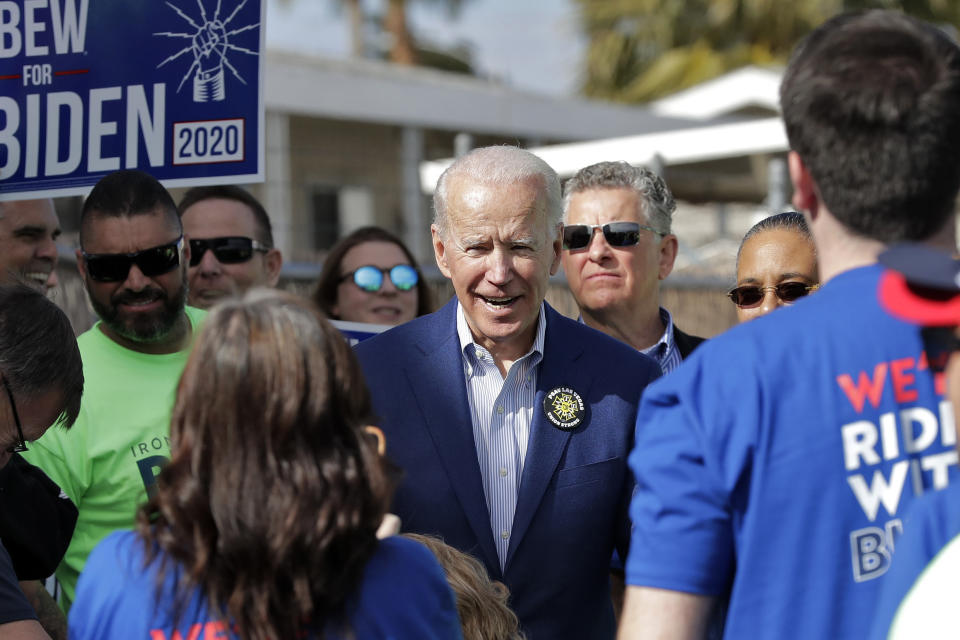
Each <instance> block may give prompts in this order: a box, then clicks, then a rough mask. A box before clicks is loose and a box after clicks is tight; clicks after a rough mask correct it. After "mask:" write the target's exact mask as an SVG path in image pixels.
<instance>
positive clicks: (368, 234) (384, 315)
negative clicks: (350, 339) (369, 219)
mask: <svg viewBox="0 0 960 640" xmlns="http://www.w3.org/2000/svg"><path fill="white" fill-rule="evenodd" d="M313 298H314V300H316V302H317V304H318V305H320V308H321V309H323V311H324V312H325V313H326V314H327V315H328V316H329V317H330V318H333V319H335V320H348V321H351V322H365V323H369V324H386V325H398V324H403V323H404V322H409V321H410V320H413V319H414V318H416V317H418V316H422V315H425V314H428V313H430V312H431V311H432V309H431V307H430V290H429V288H428V287H427V283H426V282H425V281H424V279H423V277H422V276H421V274H420V269H419V267H418V266H417V263H416V260H414V259H413V255H411V253H410V251H409V250H408V249H407V248H406V247H405V246H404V244H403V243H402V242H401V241H400V239H399V238H397V237H396V236H394V235H393V234H391V233H389V232H387V231H384V230H383V229H381V228H379V227H363V228H360V229H357V230H356V231H354V232H353V233H351V234H350V235H348V236H347V237H345V238H343V239H342V240H340V242H338V243H337V244H336V245H334V247H333V248H332V249H331V250H330V253H329V254H328V255H327V259H326V260H325V261H324V263H323V272H322V273H321V274H320V280H319V281H318V282H317V288H316V289H315V290H314V293H313Z"/></svg>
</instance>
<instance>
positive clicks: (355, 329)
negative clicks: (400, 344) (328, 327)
mask: <svg viewBox="0 0 960 640" xmlns="http://www.w3.org/2000/svg"><path fill="white" fill-rule="evenodd" d="M330 324H332V325H333V326H335V327H336V328H337V329H340V333H342V334H343V337H344V338H346V339H347V342H348V343H350V346H351V347H352V346H354V345H356V344H358V343H360V342H363V341H364V340H366V339H367V338H372V337H373V336H375V335H377V334H378V333H383V332H384V331H386V330H387V329H393V327H392V326H390V325H388V324H366V323H365V322H348V321H346V320H331V321H330Z"/></svg>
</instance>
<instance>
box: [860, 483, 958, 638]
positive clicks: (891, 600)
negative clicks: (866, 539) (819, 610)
mask: <svg viewBox="0 0 960 640" xmlns="http://www.w3.org/2000/svg"><path fill="white" fill-rule="evenodd" d="M904 521H905V522H906V524H907V527H906V529H905V531H904V534H903V537H902V538H901V539H899V540H897V553H896V555H895V556H894V558H893V562H892V564H891V566H890V572H889V573H888V574H887V575H886V576H885V577H884V579H883V588H882V589H881V590H880V602H879V604H878V605H877V616H876V619H875V621H874V626H873V634H871V637H873V638H878V639H880V638H886V637H887V633H888V631H889V630H890V625H891V624H892V623H893V618H894V615H895V614H896V612H897V609H898V608H899V607H900V603H901V602H902V601H903V599H904V598H905V597H906V595H907V593H908V592H909V591H910V589H911V588H912V587H913V585H914V584H915V583H916V581H917V579H918V578H919V577H920V574H921V573H922V572H923V570H924V569H925V568H926V567H927V565H928V564H930V561H931V560H933V558H934V556H936V555H937V554H938V553H939V552H940V551H941V550H942V549H943V548H944V547H945V546H946V545H947V543H949V542H950V541H951V540H953V539H954V538H955V537H956V536H957V535H960V482H954V483H952V484H951V485H950V486H949V487H947V488H946V489H944V490H943V491H935V492H933V493H930V494H927V495H925V496H923V497H922V498H920V499H919V500H917V501H916V502H915V503H914V504H913V506H912V507H911V509H910V510H909V511H908V512H907V517H906V518H904ZM957 583H958V584H960V575H958V576H957Z"/></svg>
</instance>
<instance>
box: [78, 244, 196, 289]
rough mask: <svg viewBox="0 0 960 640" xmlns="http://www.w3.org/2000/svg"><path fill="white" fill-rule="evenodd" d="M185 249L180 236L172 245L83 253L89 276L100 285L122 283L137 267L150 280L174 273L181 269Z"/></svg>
mask: <svg viewBox="0 0 960 640" xmlns="http://www.w3.org/2000/svg"><path fill="white" fill-rule="evenodd" d="M182 248H183V236H180V237H179V238H177V239H176V240H174V241H173V242H171V243H169V244H162V245H160V246H159V247H151V248H150V249H144V250H143V251H134V252H133V253H87V252H86V251H82V252H81V253H82V254H83V260H84V262H85V263H86V265H87V274H88V275H89V276H90V277H91V278H92V279H94V280H96V281H98V282H123V281H124V280H126V279H127V275H128V274H129V273H130V267H131V266H133V265H137V268H138V269H140V272H141V273H142V274H143V275H145V276H147V277H148V278H152V277H154V276H160V275H163V274H165V273H169V272H170V271H173V270H174V269H176V268H177V267H178V266H180V250H181V249H182Z"/></svg>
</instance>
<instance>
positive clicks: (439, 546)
mask: <svg viewBox="0 0 960 640" xmlns="http://www.w3.org/2000/svg"><path fill="white" fill-rule="evenodd" d="M403 537H405V538H410V539H411V540H416V541H417V542H419V543H420V544H422V545H424V546H425V547H427V548H428V549H430V551H431V552H432V553H433V555H434V556H436V558H437V561H438V562H439V563H440V566H441V567H443V572H444V573H445V574H446V576H447V583H448V584H449V585H450V589H451V590H452V591H453V595H454V597H456V599H457V614H458V615H459V617H460V627H461V629H462V630H463V640H523V638H524V635H523V633H521V632H520V630H519V627H520V622H519V620H518V619H517V614H515V613H514V612H513V610H512V609H510V607H509V605H508V604H507V600H509V598H510V591H509V590H508V589H507V587H506V585H504V584H503V583H502V582H496V581H494V580H491V579H490V576H489V575H487V570H486V568H484V566H483V564H482V563H481V562H480V561H479V560H477V559H476V558H474V557H473V556H471V555H470V554H467V553H464V552H463V551H459V550H457V549H454V548H453V547H451V546H450V545H448V544H447V543H445V542H444V541H443V540H441V539H440V538H435V537H433V536H425V535H420V534H417V533H405V534H403Z"/></svg>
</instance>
